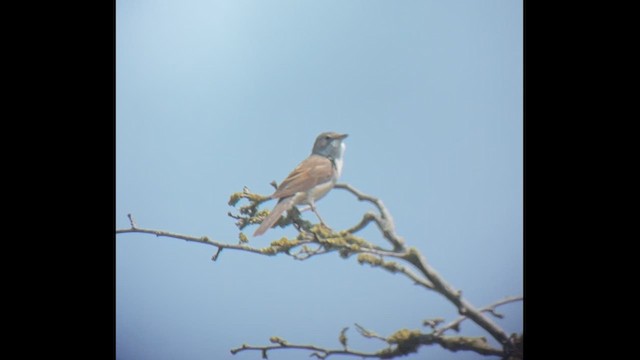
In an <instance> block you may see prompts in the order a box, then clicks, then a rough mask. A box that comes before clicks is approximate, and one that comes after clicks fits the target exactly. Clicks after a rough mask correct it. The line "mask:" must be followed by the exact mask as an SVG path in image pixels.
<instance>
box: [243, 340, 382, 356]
mask: <svg viewBox="0 0 640 360" xmlns="http://www.w3.org/2000/svg"><path fill="white" fill-rule="evenodd" d="M283 349H297V350H309V351H313V353H312V354H311V356H315V357H317V358H318V359H326V358H327V357H329V356H331V355H352V356H359V357H362V358H381V357H380V355H378V354H377V353H366V352H360V351H353V350H347V349H326V348H322V347H319V346H315V345H299V344H288V343H284V344H279V345H268V346H253V345H246V344H243V345H242V346H241V347H239V348H235V349H231V354H233V355H235V354H237V353H239V352H241V351H245V350H259V351H262V353H263V354H265V353H266V352H267V351H269V350H283ZM263 357H264V355H263Z"/></svg>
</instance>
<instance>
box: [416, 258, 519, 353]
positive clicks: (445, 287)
mask: <svg viewBox="0 0 640 360" xmlns="http://www.w3.org/2000/svg"><path fill="white" fill-rule="evenodd" d="M404 259H405V260H406V261H408V262H410V263H411V264H413V265H414V266H415V267H416V268H417V269H418V270H420V272H421V273H422V274H423V275H424V276H425V277H426V278H427V279H429V281H431V283H432V284H433V285H434V290H435V291H437V292H438V293H440V294H442V295H444V297H446V298H447V299H448V300H449V301H450V302H451V303H453V304H454V305H455V306H456V307H457V308H458V312H459V313H460V315H462V316H465V317H468V318H470V319H471V320H473V321H474V322H475V323H476V324H478V325H479V326H480V327H482V328H483V329H485V330H486V331H487V332H488V333H489V334H491V336H493V337H494V338H495V339H496V340H498V342H499V343H501V344H502V345H503V346H505V347H507V346H510V341H509V335H507V333H506V332H504V330H502V329H501V328H500V327H499V326H498V325H497V324H496V323H494V322H493V321H492V320H491V319H489V318H488V317H486V316H484V315H483V314H482V312H481V311H479V310H478V309H476V307H474V306H473V305H472V304H471V303H470V302H469V301H467V300H465V299H464V298H463V297H462V292H461V291H456V290H454V289H453V287H452V286H451V285H449V283H447V282H446V281H445V280H444V279H443V278H442V277H441V276H440V274H438V272H437V271H436V270H435V269H433V268H432V267H431V265H429V264H428V263H427V261H426V260H425V258H424V257H423V256H422V254H420V252H419V251H418V250H416V249H415V248H411V249H409V251H407V253H406V255H405V256H404Z"/></svg>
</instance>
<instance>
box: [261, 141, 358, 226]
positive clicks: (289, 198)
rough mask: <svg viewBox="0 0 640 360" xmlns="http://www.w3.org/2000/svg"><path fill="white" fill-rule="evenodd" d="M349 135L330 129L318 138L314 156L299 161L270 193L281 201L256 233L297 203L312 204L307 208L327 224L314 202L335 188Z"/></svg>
mask: <svg viewBox="0 0 640 360" xmlns="http://www.w3.org/2000/svg"><path fill="white" fill-rule="evenodd" d="M347 136H349V135H348V134H339V133H336V132H332V131H329V132H323V133H321V134H320V135H318V136H317V137H316V140H315V142H314V144H313V149H312V150H311V155H309V157H307V158H306V159H304V160H303V161H302V162H301V163H300V164H298V166H296V168H295V169H293V171H291V173H290V174H289V176H287V178H286V179H284V181H282V183H280V185H279V186H278V187H277V188H276V191H275V192H274V193H273V194H272V195H271V196H269V198H271V199H278V203H277V204H276V206H275V207H274V208H273V210H271V212H270V213H269V215H267V217H266V218H265V219H264V220H263V221H262V223H261V224H260V226H259V227H258V229H256V231H255V232H254V233H253V236H260V235H262V234H264V233H265V232H266V231H267V230H269V229H270V228H271V227H272V226H273V224H275V223H276V222H277V221H278V219H280V215H282V213H283V212H285V211H287V210H289V209H291V208H292V207H294V206H297V205H309V207H308V209H311V211H313V212H314V213H315V214H316V216H317V217H318V220H320V223H321V224H324V221H323V220H322V217H320V214H318V211H317V210H316V205H315V202H316V201H318V200H320V199H321V198H323V197H324V196H325V195H327V193H328V192H329V191H330V190H331V189H333V187H334V185H335V184H336V182H337V181H338V179H339V178H340V175H341V174H342V166H343V165H344V151H345V149H346V144H345V143H344V141H343V140H344V139H345V138H346V137H347ZM304 210H307V209H304ZM304 210H303V211H304Z"/></svg>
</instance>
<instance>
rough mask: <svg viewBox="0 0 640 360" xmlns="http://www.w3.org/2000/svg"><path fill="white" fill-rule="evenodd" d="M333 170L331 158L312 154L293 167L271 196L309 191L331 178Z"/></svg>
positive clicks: (279, 196) (281, 196)
mask: <svg viewBox="0 0 640 360" xmlns="http://www.w3.org/2000/svg"><path fill="white" fill-rule="evenodd" d="M333 172H334V169H333V164H332V163H331V160H329V159H327V158H326V157H324V156H319V155H311V156H309V157H308V158H306V159H305V160H304V161H302V162H301V163H300V164H299V165H298V166H296V168H295V169H293V171H292V172H291V174H289V176H287V178H286V179H284V181H283V182H282V183H281V184H280V186H278V189H277V190H276V192H275V193H273V195H271V197H272V198H283V197H287V196H291V195H293V194H295V193H297V192H300V191H307V190H309V189H311V188H312V187H314V186H316V185H318V184H322V183H324V182H327V181H329V180H331V178H332V177H333Z"/></svg>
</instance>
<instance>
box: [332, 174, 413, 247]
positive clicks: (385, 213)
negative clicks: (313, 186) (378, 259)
mask: <svg viewBox="0 0 640 360" xmlns="http://www.w3.org/2000/svg"><path fill="white" fill-rule="evenodd" d="M334 187H335V188H336V189H343V190H347V191H349V192H350V193H352V194H353V195H355V196H356V197H357V198H358V200H360V201H368V202H370V203H372V204H374V205H375V206H376V207H377V208H378V211H380V216H378V215H376V214H374V213H370V212H369V213H366V214H365V216H364V218H363V219H362V221H361V222H360V224H358V225H356V227H355V228H352V229H353V230H354V231H350V232H355V231H359V230H361V229H362V228H364V227H365V226H366V225H367V224H368V223H369V222H371V220H373V221H375V222H376V224H377V225H378V228H379V229H380V231H382V234H383V236H384V238H385V239H387V240H388V241H389V242H390V243H391V244H392V245H393V248H394V250H396V251H404V249H405V245H404V239H403V238H402V237H400V236H399V235H398V234H396V229H395V224H394V222H393V217H391V213H390V212H389V210H387V208H386V207H385V206H384V204H383V203H382V200H380V199H378V198H376V197H373V196H370V195H366V194H364V193H362V192H360V191H359V190H357V189H356V188H354V187H353V186H351V185H349V184H344V183H338V184H336V185H335V186H334Z"/></svg>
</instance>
